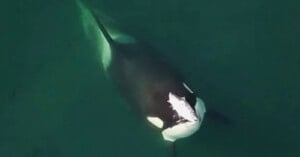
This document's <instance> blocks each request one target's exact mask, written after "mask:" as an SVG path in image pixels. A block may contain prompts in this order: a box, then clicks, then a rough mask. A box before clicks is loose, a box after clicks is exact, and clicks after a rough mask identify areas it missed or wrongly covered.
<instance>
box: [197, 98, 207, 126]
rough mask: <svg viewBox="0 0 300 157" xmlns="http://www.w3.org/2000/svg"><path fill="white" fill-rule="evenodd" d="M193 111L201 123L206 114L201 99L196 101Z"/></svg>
mask: <svg viewBox="0 0 300 157" xmlns="http://www.w3.org/2000/svg"><path fill="white" fill-rule="evenodd" d="M195 109H196V113H197V115H198V117H200V118H201V121H203V118H204V115H205V112H206V108H205V104H204V102H203V101H202V99H200V98H197V99H196V105H195Z"/></svg>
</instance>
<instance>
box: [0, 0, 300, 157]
mask: <svg viewBox="0 0 300 157" xmlns="http://www.w3.org/2000/svg"><path fill="white" fill-rule="evenodd" d="M90 4H92V5H93V6H95V8H98V9H99V10H101V11H102V12H104V13H106V14H107V15H109V16H111V17H112V18H113V19H114V20H115V21H117V22H118V23H120V24H121V25H122V26H123V28H126V30H128V32H129V33H130V34H132V35H134V36H136V37H137V38H140V39H142V40H144V41H146V42H147V43H149V44H150V45H152V46H154V47H156V48H157V49H159V50H161V53H162V54H164V55H166V56H168V57H169V58H170V59H171V60H173V61H174V63H175V64H176V65H177V66H178V67H179V68H180V69H181V70H182V73H183V74H184V75H185V76H186V78H187V79H188V80H189V82H190V84H191V86H193V88H194V89H197V90H196V92H198V93H199V95H200V97H201V98H203V99H204V101H205V102H206V106H207V108H209V109H214V110H216V111H218V112H220V113H222V114H224V115H225V116H227V117H228V118H229V119H230V123H224V122H223V121H221V120H220V119H219V120H218V119H217V118H215V119H209V118H207V119H206V120H205V121H204V124H203V126H202V128H201V129H200V130H199V131H198V132H197V133H196V134H195V135H193V136H192V137H189V138H186V139H183V140H180V141H178V143H177V144H178V145H177V148H178V150H177V151H178V156H179V157H196V156H197V157H198V156H199V157H200V156H201V157H219V156H222V157H227V156H228V157H241V156H242V157H277V156H278V157H279V156H280V157H281V156H285V157H297V156H300V149H299V148H300V134H299V132H300V122H299V121H300V116H299V112H300V96H299V93H300V83H299V80H300V72H299V68H300V51H299V50H300V46H299V41H300V40H299V35H300V29H299V28H300V23H299V22H300V20H299V15H300V11H299V10H300V9H299V7H300V5H299V2H297V1H296V0H294V1H292V0H287V1H271V0H269V1H268V0H253V1H245V0H242V1H238V0H227V1H221V0H216V1H208V0H201V1H196V0H186V1H179V0H165V1H162V0H152V1H146V0H144V1H141V0H127V1H121V0H101V1H100V0H99V1H96V0H94V1H90ZM0 8H1V9H0V17H1V22H0V24H1V25H0V41H1V43H0V70H1V74H0V76H1V77H0V157H127V156H128V157H129V156H130V157H135V156H136V157H167V156H168V155H169V150H168V149H166V146H165V144H164V143H163V141H162V137H161V136H160V133H159V132H155V131H153V130H152V129H151V128H150V127H149V126H148V125H146V124H145V123H144V122H143V121H140V120H137V118H136V116H135V115H134V113H133V112H132V111H131V109H130V108H128V107H127V106H126V105H127V104H126V103H125V102H124V101H123V99H122V98H120V96H119V95H118V93H117V92H116V91H115V90H114V89H113V88H112V86H111V84H110V82H109V81H107V79H106V78H105V76H104V75H103V73H102V71H101V69H100V67H99V63H98V62H97V59H96V58H95V54H93V53H92V49H91V47H90V46H89V44H88V42H87V41H86V40H85V38H84V34H83V31H82V27H81V24H80V21H79V13H78V10H77V8H76V5H75V2H74V1H72V0H68V1H67V0H64V1H58V0H56V1H55V0H48V1H38V0H25V1H22V0H15V1H8V0H7V1H6V2H5V1H1V5H0Z"/></svg>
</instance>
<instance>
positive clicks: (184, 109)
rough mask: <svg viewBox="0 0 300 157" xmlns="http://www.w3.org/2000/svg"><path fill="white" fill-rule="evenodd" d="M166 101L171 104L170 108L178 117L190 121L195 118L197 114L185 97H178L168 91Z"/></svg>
mask: <svg viewBox="0 0 300 157" xmlns="http://www.w3.org/2000/svg"><path fill="white" fill-rule="evenodd" d="M168 102H169V103H170V104H171V107H172V109H173V110H174V111H176V112H177V114H178V116H179V117H182V118H184V119H186V120H188V121H191V122H193V121H196V120H197V116H196V114H195V112H194V110H193V109H192V107H191V106H190V104H189V103H188V102H187V101H186V100H185V97H183V98H179V97H178V96H176V95H174V94H173V93H171V92H170V93H169V100H168Z"/></svg>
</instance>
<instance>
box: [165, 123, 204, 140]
mask: <svg viewBox="0 0 300 157" xmlns="http://www.w3.org/2000/svg"><path fill="white" fill-rule="evenodd" d="M199 127H200V122H199V121H194V122H184V123H179V124H177V125H175V126H173V127H170V128H167V129H165V130H163V131H162V135H163V138H164V139H165V140H167V141H171V142H174V141H175V140H177V139H179V138H184V137H188V136H190V135H192V134H193V133H195V132H196V131H197V130H198V129H199Z"/></svg>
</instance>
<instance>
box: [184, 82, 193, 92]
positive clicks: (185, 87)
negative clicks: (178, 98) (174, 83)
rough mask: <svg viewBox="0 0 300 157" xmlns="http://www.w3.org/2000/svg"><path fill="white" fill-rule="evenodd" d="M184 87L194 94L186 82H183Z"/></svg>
mask: <svg viewBox="0 0 300 157" xmlns="http://www.w3.org/2000/svg"><path fill="white" fill-rule="evenodd" d="M183 86H184V87H185V88H186V89H187V90H188V91H189V92H191V93H194V92H193V91H192V90H191V88H189V87H188V86H187V85H186V84H185V83H184V82H183Z"/></svg>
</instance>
